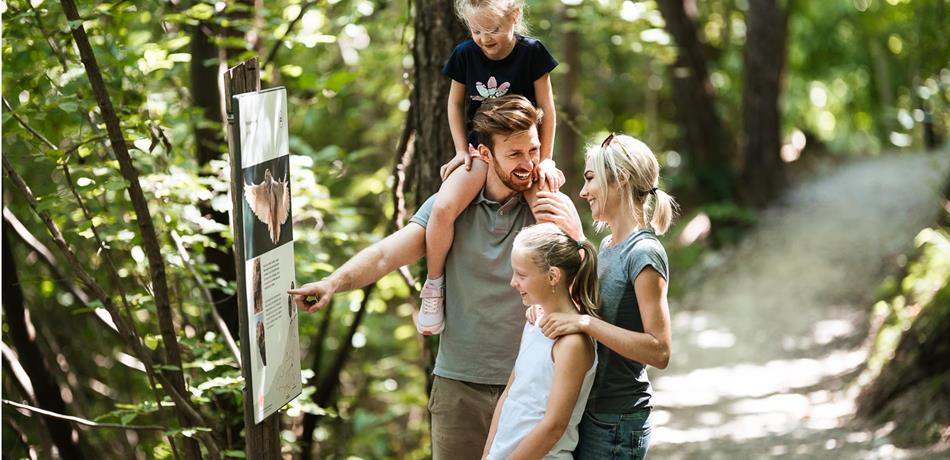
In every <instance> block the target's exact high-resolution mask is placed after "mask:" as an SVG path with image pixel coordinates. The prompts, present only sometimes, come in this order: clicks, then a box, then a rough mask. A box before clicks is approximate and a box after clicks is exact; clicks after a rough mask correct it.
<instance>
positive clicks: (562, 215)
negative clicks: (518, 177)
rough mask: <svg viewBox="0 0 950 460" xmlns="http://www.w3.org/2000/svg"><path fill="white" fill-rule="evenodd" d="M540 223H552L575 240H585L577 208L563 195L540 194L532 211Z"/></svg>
mask: <svg viewBox="0 0 950 460" xmlns="http://www.w3.org/2000/svg"><path fill="white" fill-rule="evenodd" d="M532 211H533V212H534V218H535V220H537V221H538V223H539V224H540V223H544V222H551V223H553V224H555V225H557V226H558V227H560V228H561V230H564V233H567V235H568V236H570V237H571V238H574V239H575V240H583V239H584V229H583V228H582V227H581V218H580V216H579V215H578V214H577V208H575V207H574V203H573V202H572V201H571V199H570V198H568V197H567V195H565V194H563V193H551V192H538V198H537V201H536V202H535V204H534V208H533V209H532Z"/></svg>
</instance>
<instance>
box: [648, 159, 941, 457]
mask: <svg viewBox="0 0 950 460" xmlns="http://www.w3.org/2000/svg"><path fill="white" fill-rule="evenodd" d="M948 170H950V157H948V155H947V154H946V153H943V154H901V155H886V156H879V157H873V158H865V159H860V160H854V161H852V162H849V163H846V164H844V165H840V166H837V167H835V168H834V169H832V170H830V171H827V172H824V173H820V174H816V177H813V178H812V179H810V180H806V181H803V182H802V183H800V184H798V185H796V186H795V187H794V188H792V189H791V190H790V191H789V192H788V193H787V194H786V195H785V197H784V198H783V199H782V200H780V202H779V203H777V204H776V205H774V206H773V207H771V208H770V209H768V210H766V211H765V212H764V213H762V214H761V215H760V218H759V224H758V226H757V227H756V229H755V230H753V231H752V232H751V233H750V234H749V235H748V236H747V237H746V238H745V239H744V240H743V241H742V242H741V243H740V244H739V245H737V246H736V247H735V248H732V249H729V250H725V251H722V252H720V253H711V254H709V255H708V257H706V259H704V261H703V262H702V263H700V264H699V265H698V266H697V267H695V268H694V269H692V270H691V271H690V272H689V273H686V274H684V276H683V282H684V283H685V284H684V286H686V289H685V290H684V291H685V294H684V295H683V296H682V297H680V298H676V299H671V312H672V316H673V343H674V348H673V360H672V362H671V363H670V366H669V367H668V368H667V369H665V370H662V371H660V370H656V369H650V376H651V379H652V381H653V383H654V389H655V391H656V398H655V407H656V410H655V413H654V414H655V415H654V417H655V429H654V431H653V447H652V448H651V450H650V452H651V455H650V457H652V458H660V459H679V458H702V459H719V458H722V459H745V458H842V459H852V458H854V459H859V458H860V459H867V458H871V459H874V458H881V459H884V458H887V459H890V458H925V457H930V456H934V455H935V454H928V453H926V452H915V451H907V450H902V449H899V448H896V447H894V446H893V445H891V444H890V442H889V441H888V438H887V434H888V432H889V431H890V429H891V427H888V426H884V427H875V428H868V427H862V426H860V425H859V423H858V422H856V421H855V420H854V419H853V413H854V398H855V397H856V395H857V383H858V380H859V378H860V373H861V370H862V369H863V367H862V366H863V363H864V361H865V360H866V359H867V351H868V350H867V341H866V336H867V329H868V313H869V311H870V308H871V305H872V304H873V301H874V300H875V299H874V296H875V290H876V289H877V287H878V285H879V284H880V282H881V281H882V279H883V277H884V276H886V274H887V272H888V270H892V269H893V267H894V265H895V264H896V263H899V261H900V260H901V258H902V257H903V256H902V254H904V253H907V252H909V251H911V250H913V239H914V237H915V236H916V235H917V233H918V232H919V231H920V230H921V229H923V228H925V227H927V226H928V225H932V223H933V222H934V221H935V220H936V218H937V216H938V214H937V213H938V212H940V209H941V198H940V191H941V190H942V186H943V184H944V181H945V180H946V178H947V176H948ZM944 455H946V453H944Z"/></svg>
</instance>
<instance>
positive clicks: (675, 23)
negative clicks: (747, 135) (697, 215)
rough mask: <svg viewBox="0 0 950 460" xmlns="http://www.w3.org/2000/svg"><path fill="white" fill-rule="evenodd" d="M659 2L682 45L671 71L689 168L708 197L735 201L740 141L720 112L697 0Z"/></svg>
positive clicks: (678, 43) (671, 28) (670, 26)
mask: <svg viewBox="0 0 950 460" xmlns="http://www.w3.org/2000/svg"><path fill="white" fill-rule="evenodd" d="M657 4H658V5H659V8H660V12H661V13H662V14H663V18H664V19H665V20H666V29H667V31H668V32H669V33H670V35H672V36H673V39H674V40H675V42H676V45H677V48H678V55H677V58H676V61H675V62H674V63H673V65H672V67H671V69H670V70H671V73H672V80H673V94H674V96H675V101H676V110H677V112H678V114H679V118H680V122H681V123H682V126H683V129H684V130H685V133H686V149H687V153H688V156H687V157H686V158H688V159H689V161H690V162H691V165H690V170H691V171H693V175H694V177H695V178H696V181H697V184H698V185H699V189H700V190H701V191H702V192H703V193H704V194H705V195H706V198H707V199H708V200H709V201H723V200H730V199H731V198H732V182H733V180H732V178H733V173H732V169H731V166H730V165H731V164H732V158H733V156H734V155H733V152H734V149H735V142H734V141H733V139H731V136H730V135H729V132H728V131H727V130H726V128H725V125H724V124H723V122H722V119H721V118H720V116H719V114H718V112H717V111H716V95H715V91H714V89H713V86H712V83H711V82H710V80H709V70H708V68H707V65H706V56H705V52H704V46H703V44H702V42H701V41H700V39H699V31H698V26H697V24H696V22H695V11H696V5H695V0H660V1H658V2H657Z"/></svg>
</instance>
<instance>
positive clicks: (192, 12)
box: [185, 3, 214, 21]
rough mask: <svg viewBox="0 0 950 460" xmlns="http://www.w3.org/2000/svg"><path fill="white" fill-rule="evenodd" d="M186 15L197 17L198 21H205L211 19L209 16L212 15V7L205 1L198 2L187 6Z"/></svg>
mask: <svg viewBox="0 0 950 460" xmlns="http://www.w3.org/2000/svg"><path fill="white" fill-rule="evenodd" d="M185 14H187V15H188V16H191V17H192V18H195V19H198V20H199V21H206V20H208V19H211V16H214V7H213V6H211V5H209V4H207V3H199V4H197V5H195V6H193V7H191V8H188V11H186V12H185Z"/></svg>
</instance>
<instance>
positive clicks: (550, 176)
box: [538, 158, 564, 192]
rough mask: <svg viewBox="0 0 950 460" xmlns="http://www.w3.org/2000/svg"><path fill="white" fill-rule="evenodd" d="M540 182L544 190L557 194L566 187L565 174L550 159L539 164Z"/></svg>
mask: <svg viewBox="0 0 950 460" xmlns="http://www.w3.org/2000/svg"><path fill="white" fill-rule="evenodd" d="M538 182H540V183H541V189H542V190H545V191H549V192H556V191H558V190H559V189H560V188H561V186H562V185H564V173H563V172H561V170H560V169H557V166H556V165H555V163H554V160H552V159H550V158H549V159H547V160H544V161H542V162H541V163H540V164H538Z"/></svg>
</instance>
